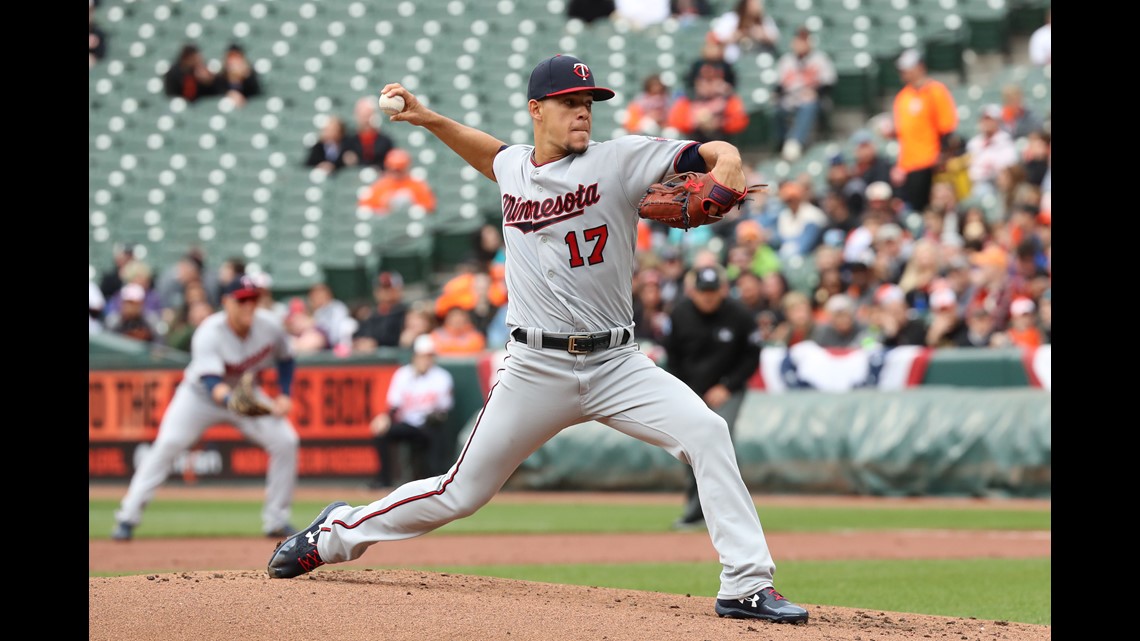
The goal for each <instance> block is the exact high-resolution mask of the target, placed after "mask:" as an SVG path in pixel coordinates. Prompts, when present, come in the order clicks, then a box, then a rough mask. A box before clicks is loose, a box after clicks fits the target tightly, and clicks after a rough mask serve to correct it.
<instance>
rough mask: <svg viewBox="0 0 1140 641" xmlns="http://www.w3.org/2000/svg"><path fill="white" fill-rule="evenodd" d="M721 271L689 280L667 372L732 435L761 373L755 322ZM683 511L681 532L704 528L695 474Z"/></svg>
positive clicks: (675, 319)
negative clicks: (732, 295)
mask: <svg viewBox="0 0 1140 641" xmlns="http://www.w3.org/2000/svg"><path fill="white" fill-rule="evenodd" d="M728 287H729V283H728V278H727V276H726V274H725V270H724V268H723V267H721V266H719V265H716V266H711V267H700V268H697V269H695V270H692V271H690V272H689V273H688V274H686V275H685V293H686V296H685V297H684V298H682V299H681V300H679V301H678V302H677V304H676V306H675V307H674V308H673V313H672V315H671V317H672V331H671V332H670V333H669V335H668V336H667V337H666V339H665V350H666V359H667V360H666V367H667V368H668V369H669V371H670V372H672V373H673V374H674V375H675V376H676V377H677V378H679V379H681V380H682V381H684V382H685V384H687V385H688V386H689V387H691V388H692V389H693V391H694V392H696V393H697V394H698V395H700V397H701V398H703V399H704V401H705V403H706V404H707V405H708V406H709V407H710V408H711V409H712V410H713V411H715V412H716V413H717V414H719V415H720V416H721V418H723V419H724V420H725V421H726V422H727V423H728V431H729V434H730V435H731V434H732V433H733V429H734V425H735V423H736V416H737V414H739V413H740V406H741V405H742V404H743V403H744V393H745V388H746V387H747V385H748V379H750V378H751V377H752V375H753V374H755V373H756V370H757V369H758V368H759V367H760V342H759V331H758V329H757V326H756V321H755V319H754V318H753V317H752V314H750V313H749V312H748V310H747V308H746V307H745V306H744V305H743V304H742V303H741V302H740V301H738V300H736V299H735V298H730V297H729V295H728ZM686 469H687V470H688V475H689V486H688V489H687V490H686V494H685V495H686V504H685V510H684V512H683V513H682V515H681V518H679V519H677V521H675V522H674V523H673V526H674V527H675V528H678V529H687V528H694V527H703V526H704V521H705V518H704V512H703V511H702V510H701V503H700V497H699V496H698V495H697V481H696V478H695V477H694V476H693V470H692V468H686Z"/></svg>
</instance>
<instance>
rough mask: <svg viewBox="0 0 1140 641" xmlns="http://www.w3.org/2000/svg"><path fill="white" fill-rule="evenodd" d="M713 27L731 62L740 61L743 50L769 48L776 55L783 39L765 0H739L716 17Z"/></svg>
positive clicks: (726, 57)
mask: <svg viewBox="0 0 1140 641" xmlns="http://www.w3.org/2000/svg"><path fill="white" fill-rule="evenodd" d="M710 28H711V29H712V32H713V33H714V34H716V37H717V39H718V40H720V41H721V42H723V43H724V44H725V50H724V57H725V60H727V61H728V62H729V63H735V62H736V61H737V60H740V56H741V55H742V54H744V53H759V52H761V51H766V52H768V53H771V54H773V55H775V53H776V47H777V46H778V44H779V42H780V29H779V27H777V26H776V21H775V20H773V19H772V16H770V15H768V13H767V12H766V11H765V10H764V3H763V2H762V0H739V1H738V2H737V3H736V7H735V8H733V10H732V11H727V12H725V13H722V14H721V15H720V16H718V17H717V18H715V19H714V20H713V22H712V25H710Z"/></svg>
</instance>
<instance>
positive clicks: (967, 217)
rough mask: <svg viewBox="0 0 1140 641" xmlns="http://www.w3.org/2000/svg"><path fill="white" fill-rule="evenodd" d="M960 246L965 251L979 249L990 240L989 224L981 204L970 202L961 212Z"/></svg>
mask: <svg viewBox="0 0 1140 641" xmlns="http://www.w3.org/2000/svg"><path fill="white" fill-rule="evenodd" d="M961 225H962V229H961V231H960V233H961V235H962V246H963V247H964V248H965V249H966V250H967V251H981V250H982V249H983V248H984V247H985V246H986V244H987V243H989V242H990V240H991V238H990V224H989V222H987V220H986V214H985V211H984V210H983V209H982V208H981V206H979V205H977V204H972V205H970V206H968V207H966V210H965V211H964V212H963V213H962V222H961Z"/></svg>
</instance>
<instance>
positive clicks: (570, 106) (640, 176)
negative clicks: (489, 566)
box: [268, 55, 808, 622]
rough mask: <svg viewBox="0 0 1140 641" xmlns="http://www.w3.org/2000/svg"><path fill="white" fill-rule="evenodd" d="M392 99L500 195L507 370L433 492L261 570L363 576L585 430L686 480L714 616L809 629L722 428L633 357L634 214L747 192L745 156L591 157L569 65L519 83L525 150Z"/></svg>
mask: <svg viewBox="0 0 1140 641" xmlns="http://www.w3.org/2000/svg"><path fill="white" fill-rule="evenodd" d="M382 93H383V94H384V95H397V96H400V97H402V98H403V99H404V102H405V107H404V111H402V112H400V113H398V114H396V115H395V116H392V120H395V121H403V122H408V123H411V124H413V125H418V126H421V127H424V128H425V129H427V130H428V131H430V132H431V133H432V134H434V135H435V136H437V137H438V138H439V139H440V140H442V141H443V142H444V143H445V144H446V145H447V146H448V147H450V148H451V149H452V150H454V151H455V152H456V153H457V154H459V155H460V156H461V157H462V158H463V159H464V160H466V161H467V162H468V163H469V164H470V165H471V166H472V167H474V168H475V169H477V170H479V171H480V172H481V173H482V174H483V175H485V176H487V177H488V178H490V179H491V180H495V181H497V182H498V183H499V189H500V191H501V193H502V202H503V235H504V239H505V242H506V279H507V289H508V291H509V292H510V297H511V304H510V306H509V308H508V316H507V324H508V326H509V328H510V329H511V337H512V340H511V341H510V342H509V343H508V344H507V353H508V357H507V359H506V362H505V366H504V367H505V370H504V371H502V372H501V374H500V376H499V379H498V383H497V384H496V385H495V387H494V388H493V389H492V390H491V392H490V393H489V395H488V398H487V402H486V404H485V405H484V406H483V410H482V412H481V414H480V416H479V418H478V421H477V423H476V425H475V428H474V429H473V430H472V432H471V435H470V437H469V438H468V440H467V443H466V445H465V446H464V447H463V450H462V452H461V453H460V455H459V459H458V460H457V461H456V462H455V464H454V465H452V467H451V469H450V470H449V471H448V472H447V473H446V474H443V475H441V476H437V477H432V478H426V479H422V480H419V481H413V482H411V483H407V484H405V485H403V486H401V487H399V488H396V489H395V490H394V491H393V492H392V493H391V494H389V495H388V496H386V497H385V498H383V499H381V500H379V501H376V502H374V503H371V504H369V505H362V506H356V507H352V506H349V505H347V504H346V503H344V502H340V501H338V502H335V503H332V504H330V505H328V506H327V507H325V509H324V510H322V511H321V513H320V514H319V515H318V516H317V518H316V520H314V521H313V523H312V524H311V525H309V526H308V527H307V528H306V529H305V530H303V531H301V532H299V533H297V534H296V535H294V536H292V537H290V538H289V539H287V540H286V541H284V542H283V543H281V544H280V545H278V547H277V549H276V550H275V551H274V553H273V555H272V556H271V557H270V560H269V566H268V571H269V575H270V576H271V577H276V578H290V577H294V576H298V575H301V574H304V573H305V572H308V571H310V570H312V569H314V568H316V567H318V566H320V565H323V564H325V563H340V562H344V561H350V560H353V559H357V558H359V557H360V556H361V555H362V554H364V551H365V550H366V549H368V547H369V546H371V545H373V544H374V543H378V542H380V541H395V540H399V539H407V538H411V537H414V536H419V535H421V534H425V533H427V532H430V531H432V530H434V529H436V528H438V527H440V526H442V525H445V524H447V523H449V522H451V521H453V520H455V519H458V518H461V517H464V516H468V515H470V514H472V513H474V512H475V511H476V510H478V509H479V508H480V507H481V506H483V505H484V504H486V503H487V502H488V501H490V500H491V498H493V497H494V496H495V494H496V493H497V492H498V491H499V489H500V488H501V487H502V486H503V484H504V483H505V482H506V481H507V479H508V478H509V477H510V475H511V473H512V472H514V470H515V469H516V468H517V467H518V466H519V465H520V464H521V463H522V462H523V461H524V460H526V458H527V457H528V456H530V455H531V454H532V453H533V452H534V451H535V450H537V449H538V448H539V447H540V446H541V445H542V444H543V443H545V442H546V441H548V440H549V439H551V438H552V437H554V435H556V434H557V433H558V432H559V431H561V430H563V429H565V428H566V427H569V426H571V425H575V424H578V423H582V422H585V421H589V420H596V421H599V422H601V423H603V424H605V425H608V426H610V427H613V428H614V429H617V430H620V431H621V432H623V433H625V434H628V435H630V436H633V437H634V438H638V439H640V440H642V441H645V442H646V443H651V444H653V445H656V446H659V447H661V448H663V449H665V450H666V451H668V452H669V453H670V454H672V455H673V456H675V457H677V458H678V459H679V460H681V461H684V462H686V463H689V464H690V465H692V467H693V471H694V473H695V475H696V479H697V483H698V485H699V486H700V497H701V505H702V507H703V509H704V514H705V517H706V520H707V523H708V530H709V535H710V536H711V538H712V542H713V545H714V546H715V547H716V549H717V552H718V553H719V556H720V560H721V563H722V566H723V569H722V570H721V574H720V589H719V592H718V594H717V600H716V605H715V610H716V612H717V614H719V615H721V616H732V617H747V618H759V619H768V620H773V621H781V622H801V621H806V620H807V618H808V613H807V611H806V610H804V609H803V608H801V607H799V606H797V605H795V604H794V603H791V602H790V601H788V600H787V599H785V598H784V597H783V596H781V595H780V594H779V593H778V592H776V590H775V589H774V588H773V587H772V576H773V573H774V571H775V564H774V563H773V561H772V557H771V555H770V554H769V552H768V545H767V543H766V541H765V538H764V531H763V529H762V528H761V526H760V519H759V517H758V516H757V514H756V507H755V505H754V504H753V502H752V498H751V496H750V494H749V491H748V488H747V487H746V486H745V484H744V482H743V481H742V480H741V477H740V470H739V468H738V467H737V463H736V455H735V452H734V449H733V445H732V440H731V439H730V438H729V433H728V429H727V428H726V425H725V421H724V419H722V418H720V417H719V416H717V415H716V413H715V412H713V411H712V410H710V409H709V408H708V407H707V406H706V405H705V403H704V401H702V400H701V398H700V397H699V396H697V395H696V394H695V393H694V392H693V391H692V390H691V389H690V388H689V387H688V386H687V385H685V384H684V383H682V382H681V381H680V380H678V379H677V378H675V377H674V376H672V375H671V374H669V373H668V372H667V371H666V370H664V369H662V368H660V367H658V366H657V365H656V364H655V363H654V362H653V361H652V360H651V359H650V358H649V357H648V356H647V355H646V354H644V353H642V352H641V351H640V350H639V348H638V346H637V344H636V343H635V342H632V341H631V337H632V331H631V330H632V326H633V321H632V318H633V294H632V274H633V269H634V247H635V241H636V233H637V231H636V228H637V222H638V203H639V200H640V199H641V197H642V196H643V195H644V194H645V193H646V190H647V189H648V187H649V186H650V185H651V184H653V183H654V182H657V181H660V180H661V179H662V178H663V177H664V176H665V175H666V174H670V173H673V172H675V171H687V170H696V171H707V170H709V168H711V172H712V174H713V176H714V177H715V178H716V180H717V181H718V182H719V183H721V184H723V185H725V186H727V187H728V188H731V189H734V190H736V191H740V192H743V191H745V177H744V172H743V169H742V163H741V158H740V153H739V151H738V150H737V149H736V148H735V147H734V146H732V145H730V144H728V143H725V142H722V141H714V142H709V143H705V144H698V143H696V142H693V141H684V140H665V139H661V138H650V137H643V136H625V137H622V138H618V139H616V140H612V141H609V142H603V143H598V142H595V141H592V140H590V131H591V120H592V113H591V110H592V105H593V102H594V101H598V100H608V99H610V98H612V97H613V96H614V92H613V91H611V90H610V89H605V88H602V87H597V86H595V84H594V77H593V73H592V71H591V70H590V68H589V67H588V66H587V65H586V64H585V63H583V62H582V61H581V60H579V59H577V58H574V57H572V56H566V55H562V56H554V57H552V58H548V59H546V60H543V61H542V62H540V63H539V64H538V66H536V67H535V68H534V71H533V72H532V73H531V77H530V85H529V88H528V97H529V99H530V100H529V102H528V110H529V113H530V116H531V119H532V121H533V125H534V145H533V146H530V145H506V144H504V143H503V142H501V141H500V140H497V139H496V138H494V137H492V136H490V135H489V134H486V133H484V132H481V131H479V130H476V129H473V128H471V127H467V126H465V125H462V124H460V123H458V122H456V121H454V120H451V119H450V118H447V117H444V116H442V115H440V114H437V113H435V112H433V111H431V110H429V109H427V108H426V107H425V106H424V105H423V104H422V103H420V102H418V101H417V100H416V98H415V96H413V95H412V94H411V93H410V92H408V91H407V90H406V89H404V88H403V87H402V86H400V85H398V84H389V85H386V86H385V87H384V89H383V91H382Z"/></svg>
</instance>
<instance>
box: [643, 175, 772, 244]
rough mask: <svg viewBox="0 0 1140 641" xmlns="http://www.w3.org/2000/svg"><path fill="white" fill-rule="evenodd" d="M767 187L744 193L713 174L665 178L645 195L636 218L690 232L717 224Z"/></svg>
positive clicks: (754, 187)
mask: <svg viewBox="0 0 1140 641" xmlns="http://www.w3.org/2000/svg"><path fill="white" fill-rule="evenodd" d="M766 186H767V185H753V186H752V187H749V188H748V189H746V190H744V191H736V190H735V189H730V188H728V187H725V186H724V185H722V184H720V183H719V182H717V181H716V179H715V178H713V177H712V174H711V173H698V172H694V171H689V172H685V173H682V174H674V175H672V176H666V177H665V179H664V180H662V181H661V182H659V183H654V184H652V185H650V186H649V189H647V190H646V191H645V195H644V196H642V197H641V202H640V203H639V204H638V206H637V214H638V215H639V216H641V217H642V218H645V219H646V220H653V221H657V222H659V223H663V224H665V225H668V226H669V227H674V228H677V229H684V230H688V229H691V228H693V227H700V226H701V225H705V224H708V223H712V222H716V221H718V220H720V219H721V218H723V217H724V215H725V214H727V213H728V212H729V211H731V210H732V208H733V207H736V206H737V205H739V204H740V203H741V202H743V201H744V199H745V198H746V197H747V196H748V194H749V193H751V192H753V191H763V188H764V187H766Z"/></svg>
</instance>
